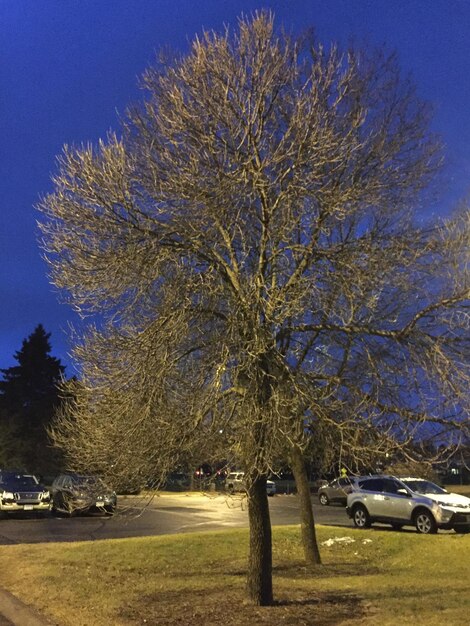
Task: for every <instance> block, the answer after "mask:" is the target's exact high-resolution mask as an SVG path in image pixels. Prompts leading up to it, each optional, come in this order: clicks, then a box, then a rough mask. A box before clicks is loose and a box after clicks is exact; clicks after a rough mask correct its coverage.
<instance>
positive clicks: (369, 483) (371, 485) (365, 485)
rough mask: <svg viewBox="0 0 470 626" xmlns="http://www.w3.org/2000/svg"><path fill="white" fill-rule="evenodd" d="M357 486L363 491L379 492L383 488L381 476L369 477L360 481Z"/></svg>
mask: <svg viewBox="0 0 470 626" xmlns="http://www.w3.org/2000/svg"><path fill="white" fill-rule="evenodd" d="M359 487H360V488H361V489H363V490H364V491H378V492H380V493H381V492H382V491H383V488H384V481H383V479H382V478H370V479H369V480H363V481H362V482H360V483H359Z"/></svg>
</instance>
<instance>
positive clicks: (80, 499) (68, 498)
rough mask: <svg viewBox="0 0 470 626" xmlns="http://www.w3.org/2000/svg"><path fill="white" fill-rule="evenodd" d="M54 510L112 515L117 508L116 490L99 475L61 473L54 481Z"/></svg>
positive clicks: (69, 512)
mask: <svg viewBox="0 0 470 626" xmlns="http://www.w3.org/2000/svg"><path fill="white" fill-rule="evenodd" d="M51 491H52V510H53V511H56V512H59V513H66V514H68V515H73V514H75V513H88V512H89V511H99V512H102V513H106V514H108V515H112V514H113V513H114V511H115V509H116V504H117V496H116V492H115V491H112V490H111V489H110V488H109V487H107V486H106V485H105V484H104V483H103V481H102V480H101V479H100V478H98V477H97V476H84V475H81V474H72V473H71V474H60V476H57V478H56V479H55V480H54V482H53V483H52V487H51Z"/></svg>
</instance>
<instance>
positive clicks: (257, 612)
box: [119, 585, 366, 626]
mask: <svg viewBox="0 0 470 626" xmlns="http://www.w3.org/2000/svg"><path fill="white" fill-rule="evenodd" d="M365 614H366V608H365V607H364V606H363V603H362V598H361V597H359V596H357V595H354V594H348V593H339V592H338V593H335V592H318V593H315V592H309V591H305V590H301V589H295V588H293V589H292V590H289V591H288V592H286V591H284V592H280V593H278V598H277V599H276V601H275V602H274V604H273V605H271V606H265V607H260V606H255V605H252V604H250V603H249V602H248V601H247V598H246V594H245V592H244V585H243V586H242V585H237V586H233V585H232V586H227V587H223V586H217V587H209V588H208V589H203V590H202V589H198V590H196V589H188V588H181V589H171V590H166V591H158V592H155V593H152V594H147V595H145V596H144V597H141V598H140V599H139V600H137V599H136V601H135V602H132V603H126V605H125V606H122V607H121V609H120V610H119V617H120V618H121V619H125V620H126V624H141V623H142V622H144V621H146V622H147V623H149V624H158V625H159V626H176V625H178V626H182V625H184V626H190V625H191V626H192V625H193V624H204V626H220V624H223V625H224V626H245V625H246V626H258V625H259V626H261V625H262V626H281V625H282V626H285V625H286V624H287V625H288V626H299V625H301V624H302V625H304V626H336V625H339V624H344V623H345V620H347V619H350V618H351V617H354V618H355V619H358V618H361V617H363V616H364V615H365Z"/></svg>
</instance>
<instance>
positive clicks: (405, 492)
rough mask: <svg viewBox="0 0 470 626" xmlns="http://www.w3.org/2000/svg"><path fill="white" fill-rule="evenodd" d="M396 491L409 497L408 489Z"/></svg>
mask: <svg viewBox="0 0 470 626" xmlns="http://www.w3.org/2000/svg"><path fill="white" fill-rule="evenodd" d="M397 493H398V494H399V495H400V496H406V497H407V498H409V497H410V494H409V493H408V491H407V490H406V489H397Z"/></svg>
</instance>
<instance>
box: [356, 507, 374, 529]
mask: <svg viewBox="0 0 470 626" xmlns="http://www.w3.org/2000/svg"><path fill="white" fill-rule="evenodd" d="M352 518H353V522H354V526H355V527H356V528H370V525H371V521H370V515H369V512H368V511H367V509H366V507H365V506H362V504H358V505H356V506H355V507H354V509H353V512H352Z"/></svg>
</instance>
